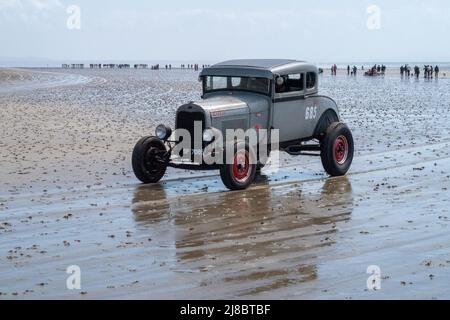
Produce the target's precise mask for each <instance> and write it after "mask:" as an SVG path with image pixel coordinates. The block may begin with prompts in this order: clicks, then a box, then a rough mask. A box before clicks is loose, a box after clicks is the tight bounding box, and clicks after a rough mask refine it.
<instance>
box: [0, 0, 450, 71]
mask: <svg viewBox="0 0 450 320" xmlns="http://www.w3.org/2000/svg"><path fill="white" fill-rule="evenodd" d="M70 6H76V7H75V8H79V13H80V14H79V19H77V17H78V16H77V15H76V16H74V15H73V14H74V11H70V12H69V13H68V11H67V10H68V8H69V7H70ZM374 6H375V7H374ZM77 12H78V11H77ZM74 17H75V20H74ZM68 20H70V23H71V28H72V29H70V28H68V26H67V23H68ZM74 21H75V22H79V27H80V28H79V29H77V28H75V29H73V26H74V25H76V26H78V25H77V24H74V23H73V22H74ZM449 30H450V1H448V0H427V1H423V0H421V1H418V0H408V1H406V0H395V1H392V0H339V1H336V0H314V1H311V0H308V1H304V0H278V1H274V0H270V1H269V0H240V1H238V0H214V1H211V0H208V1H206V0H189V1H186V0H160V1H148V0H147V1H146V0H0V59H30V58H33V59H49V60H67V61H69V60H72V61H74V60H99V61H105V60H124V61H125V60H130V61H153V60H155V61H156V60H164V61H170V60H174V61H189V60H196V61H220V60H226V59H233V58H292V59H301V60H308V61H311V62H325V61H326V62H332V61H336V62H344V61H354V62H357V61H450V41H448V32H449Z"/></svg>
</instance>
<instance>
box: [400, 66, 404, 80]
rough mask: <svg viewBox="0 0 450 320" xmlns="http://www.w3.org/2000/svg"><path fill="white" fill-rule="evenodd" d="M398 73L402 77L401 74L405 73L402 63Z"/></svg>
mask: <svg viewBox="0 0 450 320" xmlns="http://www.w3.org/2000/svg"><path fill="white" fill-rule="evenodd" d="M400 74H401V76H402V78H403V75H404V74H405V67H404V66H403V65H402V66H401V67H400Z"/></svg>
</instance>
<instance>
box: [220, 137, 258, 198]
mask: <svg viewBox="0 0 450 320" xmlns="http://www.w3.org/2000/svg"><path fill="white" fill-rule="evenodd" d="M231 159H232V162H233V163H232V164H226V165H224V166H223V167H222V169H221V170H220V177H221V178H222V181H223V184H224V185H225V186H226V187H227V188H228V189H230V190H244V189H247V188H248V187H249V186H250V185H251V184H252V183H253V181H254V180H255V175H256V171H257V165H256V161H255V160H254V159H255V157H254V155H253V153H252V152H251V150H250V148H249V147H248V144H245V143H237V144H236V145H235V151H234V155H233V157H232V158H231Z"/></svg>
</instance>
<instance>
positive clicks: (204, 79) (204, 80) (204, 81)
mask: <svg viewBox="0 0 450 320" xmlns="http://www.w3.org/2000/svg"><path fill="white" fill-rule="evenodd" d="M209 77H213V78H215V77H217V78H226V79H227V87H226V88H220V89H212V90H207V89H206V87H207V81H208V78H209ZM233 78H241V79H263V80H267V81H268V88H267V89H268V90H267V91H266V92H262V91H258V90H251V89H241V88H233V87H232V86H230V84H231V81H232V79H233ZM201 81H202V87H203V94H209V93H215V92H233V91H238V92H250V93H256V94H261V95H264V96H268V97H271V96H272V92H273V80H272V79H269V78H265V77H247V76H232V75H205V76H202V77H201Z"/></svg>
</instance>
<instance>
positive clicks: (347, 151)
mask: <svg viewBox="0 0 450 320" xmlns="http://www.w3.org/2000/svg"><path fill="white" fill-rule="evenodd" d="M353 155H354V142H353V136H352V133H351V131H350V129H349V128H348V127H347V126H346V125H345V124H343V123H340V122H335V123H333V124H331V125H330V126H329V127H328V130H327V131H326V134H325V137H324V139H323V141H322V145H321V158H322V164H323V167H324V169H325V171H326V172H327V173H328V174H329V175H331V176H333V177H336V176H343V175H345V174H347V172H348V170H349V169H350V166H351V165H352V162H353Z"/></svg>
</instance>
